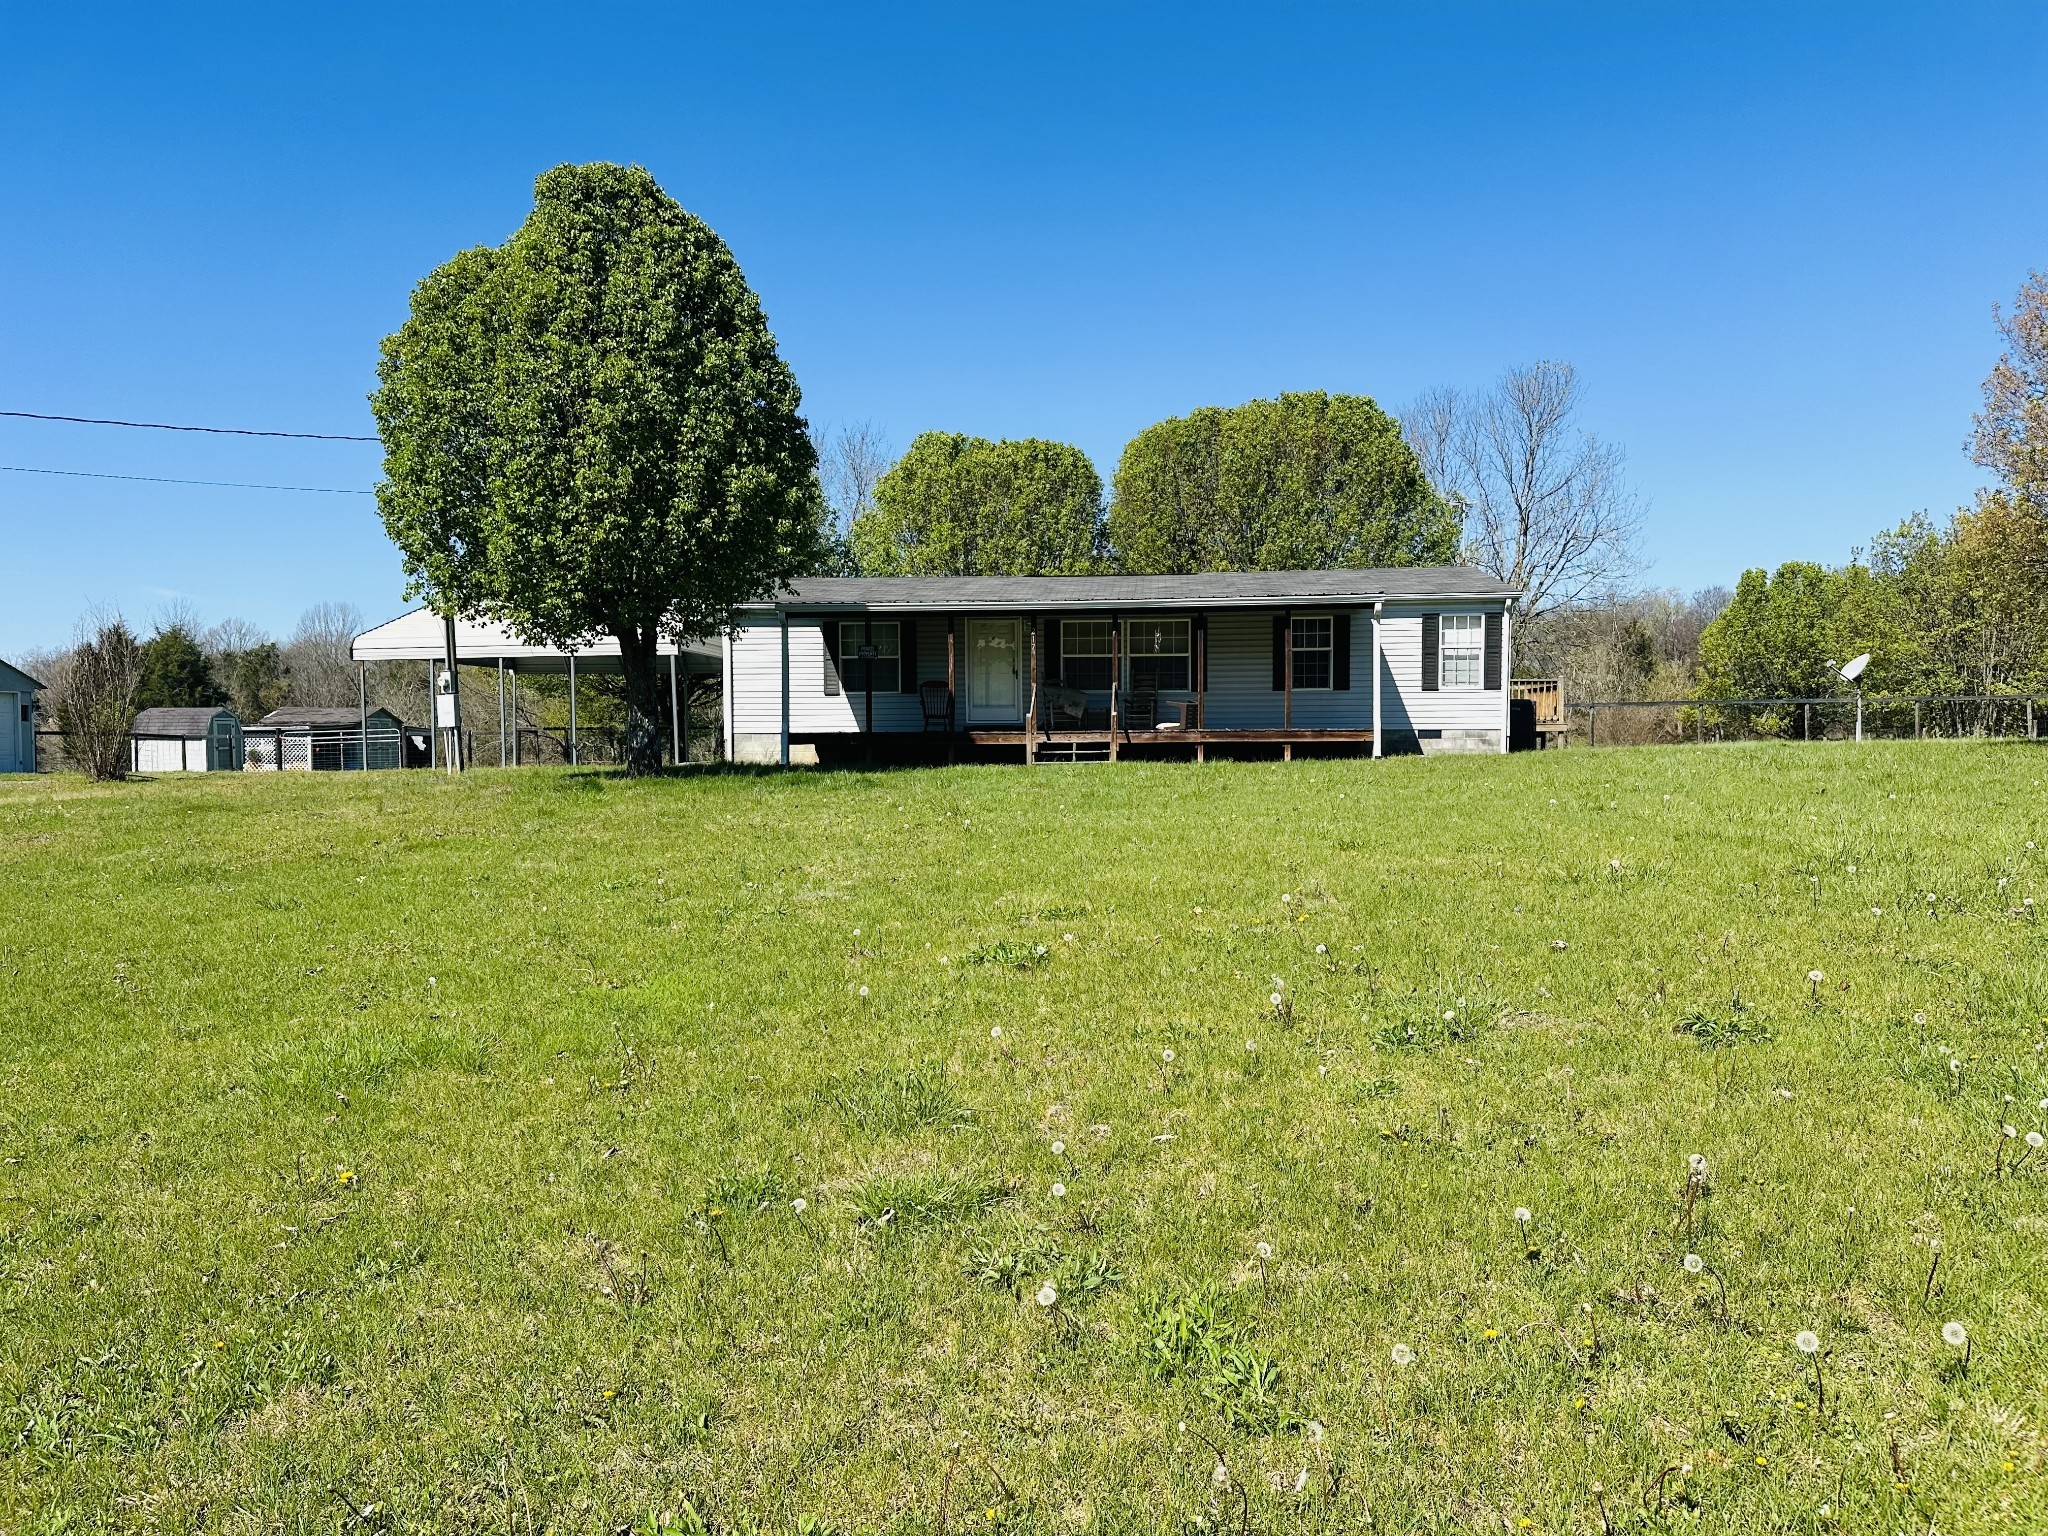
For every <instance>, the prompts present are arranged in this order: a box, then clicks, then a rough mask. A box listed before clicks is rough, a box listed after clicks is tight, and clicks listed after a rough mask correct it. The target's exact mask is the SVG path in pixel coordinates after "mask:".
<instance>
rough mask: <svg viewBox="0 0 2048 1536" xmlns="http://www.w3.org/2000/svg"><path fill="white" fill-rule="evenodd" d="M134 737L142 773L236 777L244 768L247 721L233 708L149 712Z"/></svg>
mask: <svg viewBox="0 0 2048 1536" xmlns="http://www.w3.org/2000/svg"><path fill="white" fill-rule="evenodd" d="M128 737H129V743H128V751H129V767H130V768H132V769H133V770H134V771H135V772H136V773H233V772H235V771H237V770H239V769H240V768H241V766H242V722H241V721H240V720H238V719H237V718H236V717H235V712H234V711H233V710H231V709H221V708H208V707H205V706H199V707H195V708H191V709H178V708H168V707H159V708H156V709H145V710H143V711H141V712H140V713H139V714H137V715H136V717H135V724H134V725H133V726H131V727H130V728H129V731H128Z"/></svg>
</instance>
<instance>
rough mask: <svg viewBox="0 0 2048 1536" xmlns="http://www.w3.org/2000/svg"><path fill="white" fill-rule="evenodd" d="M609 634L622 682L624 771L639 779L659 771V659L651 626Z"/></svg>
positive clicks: (622, 629) (616, 630)
mask: <svg viewBox="0 0 2048 1536" xmlns="http://www.w3.org/2000/svg"><path fill="white" fill-rule="evenodd" d="M613 633H614V634H615V635H616V636H617V637H618V642H619V664H620V669H621V670H622V671H623V672H624V673H625V679H626V772H627V773H629V774H631V775H633V776H634V777H636V778H637V777H639V775H641V774H643V773H659V772H661V665H660V661H661V658H660V657H659V656H658V655H656V654H655V635H656V630H655V629H654V626H652V625H649V626H647V627H646V628H645V629H639V628H635V627H634V626H631V625H626V624H622V625H620V626H619V627H618V628H617V629H615V630H614V631H613Z"/></svg>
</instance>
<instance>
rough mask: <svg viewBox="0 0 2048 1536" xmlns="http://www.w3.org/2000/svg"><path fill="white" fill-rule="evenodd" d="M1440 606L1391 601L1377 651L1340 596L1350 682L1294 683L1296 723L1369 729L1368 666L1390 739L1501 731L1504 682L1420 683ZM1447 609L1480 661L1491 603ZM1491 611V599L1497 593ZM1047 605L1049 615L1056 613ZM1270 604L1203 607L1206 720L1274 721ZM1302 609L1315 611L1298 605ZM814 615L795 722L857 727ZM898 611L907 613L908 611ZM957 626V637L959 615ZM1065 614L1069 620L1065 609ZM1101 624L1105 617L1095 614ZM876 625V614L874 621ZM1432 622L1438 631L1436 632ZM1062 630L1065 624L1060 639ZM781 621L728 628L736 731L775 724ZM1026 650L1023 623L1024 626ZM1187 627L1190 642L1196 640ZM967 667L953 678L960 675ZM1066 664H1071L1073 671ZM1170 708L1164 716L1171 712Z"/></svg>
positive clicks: (935, 668)
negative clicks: (1472, 624)
mask: <svg viewBox="0 0 2048 1536" xmlns="http://www.w3.org/2000/svg"><path fill="white" fill-rule="evenodd" d="M1425 608H1427V609H1428V611H1430V612H1436V613H1443V612H1445V610H1444V609H1443V608H1441V607H1438V606H1437V605H1434V604H1423V603H1419V602H1417V603H1402V604H1394V603H1389V604H1388V605H1387V608H1386V617H1385V622H1384V624H1383V626H1382V639H1383V645H1384V648H1383V654H1381V655H1380V656H1377V657H1375V656H1374V655H1373V645H1372V611H1371V610H1370V609H1369V608H1339V609H1336V610H1334V611H1333V612H1332V613H1331V614H1330V615H1329V617H1330V618H1331V621H1332V622H1333V623H1336V624H1349V625H1350V626H1351V686H1350V687H1349V688H1348V689H1341V690H1340V689H1335V688H1297V689H1296V690H1295V693H1294V724H1295V725H1296V726H1299V727H1302V728H1304V729H1318V728H1322V729H1333V728H1351V729H1367V728H1369V727H1370V726H1371V724H1372V673H1373V667H1374V666H1375V665H1377V666H1378V667H1379V668H1380V669H1381V672H1380V709H1381V718H1382V724H1383V727H1384V729H1385V731H1386V732H1387V735H1388V738H1389V740H1390V742H1391V741H1392V739H1393V738H1395V737H1397V736H1399V735H1402V734H1404V733H1405V734H1407V735H1411V736H1412V735H1416V734H1418V733H1421V732H1428V731H1448V732H1460V731H1491V732H1495V733H1499V732H1500V731H1501V730H1502V728H1503V724H1504V721H1505V704H1504V702H1503V700H1504V699H1505V696H1506V690H1505V689H1498V688H1497V689H1487V688H1485V687H1483V686H1475V687H1469V688H1444V689H1440V690H1436V691H1429V692H1425V691H1424V690H1423V688H1422V614H1423V612H1424V610H1425ZM1450 611H1451V612H1452V613H1454V614H1459V615H1469V616H1470V617H1471V618H1472V619H1473V620H1475V621H1476V625H1477V629H1478V633H1479V635H1480V645H1481V652H1480V654H1479V657H1478V665H1479V666H1480V668H1481V669H1482V672H1481V680H1482V682H1483V669H1484V666H1485V656H1484V635H1485V628H1484V625H1485V618H1484V615H1485V613H1486V612H1487V611H1488V608H1487V606H1486V605H1481V604H1465V605H1460V606H1456V607H1454V608H1452V609H1451V610H1450ZM1493 611H1496V612H1497V611H1498V605H1493ZM1052 617H1053V616H1052V615H1047V618H1048V619H1051V618H1052ZM1273 617H1274V615H1273V610H1272V609H1270V608H1243V609H1222V610H1215V609H1212V610H1210V612H1209V617H1208V634H1209V638H1208V675H1209V689H1208V714H1207V723H1208V724H1210V725H1212V726H1216V727H1219V728H1224V729H1229V728H1239V729H1258V728H1272V727H1277V726H1278V725H1279V724H1280V723H1281V714H1282V695H1281V693H1280V692H1279V690H1277V689H1275V688H1274V687H1273ZM1298 617H1304V618H1305V617H1310V616H1309V615H1299V616H1298ZM821 622H835V623H836V622H838V620H837V619H836V618H835V619H832V620H825V621H821V620H818V619H815V618H813V619H797V620H792V621H791V623H790V626H789V683H790V712H789V728H790V734H791V735H793V736H796V737H806V736H819V735H826V734H831V733H837V732H853V731H857V730H858V729H859V728H860V704H861V698H860V695H859V694H858V693H851V694H849V693H845V692H842V693H840V694H838V695H833V696H828V695H827V694H826V693H825V691H824V675H825V671H824V669H825V642H824V635H823V633H822V632H821V630H820V627H819V626H820V623H821ZM903 622H905V623H909V622H912V621H911V620H908V619H905V620H903ZM915 622H916V624H917V641H916V657H917V675H918V679H919V680H920V681H923V680H927V679H934V678H936V679H939V680H943V679H944V678H945V676H946V620H945V616H944V615H942V614H932V615H925V616H921V617H919V618H918V619H917V620H916V621H915ZM958 622H959V623H960V625H961V626H962V629H961V634H962V644H963V647H964V638H965V636H964V626H965V616H964V615H963V616H962V617H961V618H960V620H959V621H958ZM1069 622H1071V621H1069ZM1102 622H1103V624H1104V626H1105V630H1106V626H1107V620H1104V621H1102ZM878 627H879V626H878ZM1442 633H1443V632H1442V631H1441V630H1440V631H1439V638H1440V639H1441V637H1442ZM1067 638H1068V636H1067V632H1065V631H1063V632H1062V635H1061V639H1062V641H1065V640H1066V639H1067ZM780 643H781V642H780V632H779V629H778V626H777V624H776V622H775V621H774V620H773V619H772V618H769V619H749V620H747V621H745V622H743V623H742V624H741V626H740V627H739V629H738V630H737V631H736V632H735V633H734V635H733V637H732V640H731V643H730V650H729V653H728V655H729V660H728V663H727V666H728V669H729V670H728V677H729V678H730V684H731V685H730V687H729V688H728V689H727V695H726V699H727V708H728V710H729V711H730V724H729V730H730V731H731V732H733V733H735V734H738V735H750V736H763V735H766V736H773V735H776V734H777V733H779V732H780V730H781V728H782V705H781V650H780ZM1026 646H1027V656H1028V654H1029V653H1028V646H1029V631H1028V630H1027V631H1026ZM1192 649H1193V643H1192V630H1191V631H1190V651H1191V652H1192ZM962 654H963V668H962V674H961V678H960V684H961V687H962V690H963V695H964V689H965V686H966V676H965V669H964V649H963V653H962ZM1189 671H1190V676H1189V684H1190V687H1189V689H1188V690H1187V691H1186V692H1185V693H1184V692H1182V691H1180V690H1162V692H1167V693H1170V694H1171V695H1172V696H1175V697H1186V696H1188V695H1190V694H1191V693H1192V691H1193V690H1192V684H1193V681H1194V678H1193V663H1192V657H1191V658H1190V666H1189ZM1069 675H1071V673H1070V674H1069ZM1502 675H1503V676H1507V675H1510V672H1509V657H1508V656H1506V655H1505V654H1504V655H1503V657H1502ZM1104 683H1105V686H1104V687H1103V688H1101V689H1091V690H1090V691H1089V696H1088V703H1089V707H1090V708H1093V709H1103V708H1105V707H1106V706H1107V705H1108V702H1109V695H1108V692H1107V687H1106V683H1107V672H1106V670H1105V672H1104ZM1169 718H1171V717H1170V716H1169ZM923 727H924V719H923V715H922V713H921V712H920V710H919V708H918V702H917V695H916V694H915V693H900V692H899V693H877V694H876V695H875V723H874V728H875V729H876V730H877V731H918V730H922V729H923Z"/></svg>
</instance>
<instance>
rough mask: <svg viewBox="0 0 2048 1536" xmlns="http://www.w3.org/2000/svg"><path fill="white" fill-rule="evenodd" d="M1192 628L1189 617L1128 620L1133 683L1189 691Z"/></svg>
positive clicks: (1159, 689) (1139, 686) (1127, 650)
mask: <svg viewBox="0 0 2048 1536" xmlns="http://www.w3.org/2000/svg"><path fill="white" fill-rule="evenodd" d="M1191 632H1192V631H1191V628H1190V626H1189V623H1188V621H1187V620H1186V619H1130V620H1128V621H1126V623H1125V624H1124V640H1125V653H1126V654H1127V655H1128V656H1129V657H1130V659H1131V660H1130V676H1131V686H1132V687H1133V688H1137V689H1151V690H1152V691H1154V692H1157V693H1174V692H1182V693H1184V692H1186V691H1187V689H1188V688H1189V686H1190V683H1189V678H1188V672H1189V667H1188V655H1189V651H1190V650H1191V646H1190V645H1189V636H1190V634H1191Z"/></svg>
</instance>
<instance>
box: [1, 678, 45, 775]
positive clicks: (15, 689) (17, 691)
mask: <svg viewBox="0 0 2048 1536" xmlns="http://www.w3.org/2000/svg"><path fill="white" fill-rule="evenodd" d="M42 688H43V685H42V684H41V683H39V682H37V681H36V680H35V679H34V678H32V677H30V676H29V675H28V674H27V673H26V672H24V671H22V670H21V668H19V667H11V666H9V665H8V664H7V663H6V662H4V661H0V773H34V772H35V771H36V695H37V694H38V693H40V692H41V691H42Z"/></svg>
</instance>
